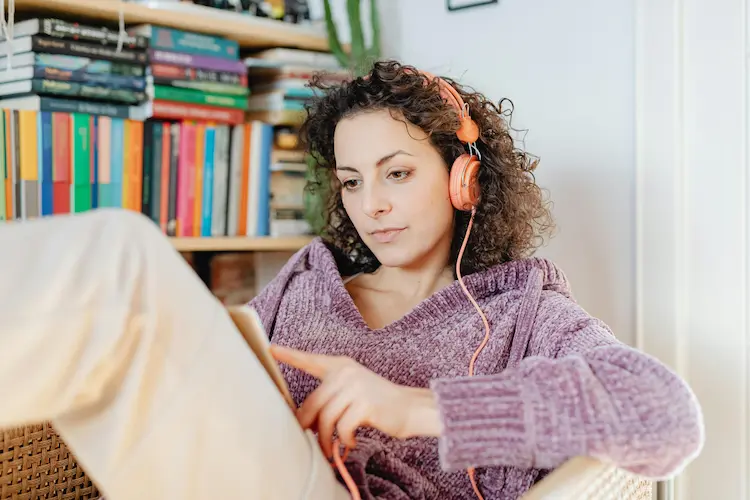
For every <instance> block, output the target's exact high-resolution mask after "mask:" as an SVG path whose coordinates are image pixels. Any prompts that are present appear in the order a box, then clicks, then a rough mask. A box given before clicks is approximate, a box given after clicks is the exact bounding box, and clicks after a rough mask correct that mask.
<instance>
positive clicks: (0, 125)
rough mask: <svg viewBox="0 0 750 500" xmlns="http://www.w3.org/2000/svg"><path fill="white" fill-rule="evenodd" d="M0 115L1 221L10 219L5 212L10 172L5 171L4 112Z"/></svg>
mask: <svg viewBox="0 0 750 500" xmlns="http://www.w3.org/2000/svg"><path fill="white" fill-rule="evenodd" d="M0 116H2V119H1V120H0V222H4V221H6V220H8V216H7V215H6V213H5V180H6V178H7V175H8V174H7V173H6V172H5V116H4V114H2V113H0Z"/></svg>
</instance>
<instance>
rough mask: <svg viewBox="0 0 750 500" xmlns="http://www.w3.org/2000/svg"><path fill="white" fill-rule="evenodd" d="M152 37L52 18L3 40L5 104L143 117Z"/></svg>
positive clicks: (21, 26)
mask: <svg viewBox="0 0 750 500" xmlns="http://www.w3.org/2000/svg"><path fill="white" fill-rule="evenodd" d="M146 46H147V40H146V39H145V38H144V37H140V36H129V35H124V34H119V33H118V32H116V31H111V30H108V29H107V28H101V27H94V26H87V25H82V24H78V23H71V22H66V21H62V20H59V19H52V18H35V19H29V20H27V21H23V22H20V23H17V24H16V25H15V27H14V38H13V39H12V40H5V39H2V42H0V54H3V57H0V68H3V70H2V71H0V100H1V101H0V106H2V107H3V108H6V109H35V110H38V111H64V112H79V113H89V114H94V115H106V116H114V117H119V118H134V119H139V118H142V112H141V110H140V108H139V107H136V105H138V104H140V103H142V102H144V101H145V100H146V94H145V87H146V81H145V71H146V66H147V63H148V54H147V53H146Z"/></svg>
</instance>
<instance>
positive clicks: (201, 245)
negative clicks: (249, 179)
mask: <svg viewBox="0 0 750 500" xmlns="http://www.w3.org/2000/svg"><path fill="white" fill-rule="evenodd" d="M169 240H170V241H171V242H172V245H174V247H175V249H176V250H177V251H179V252H225V251H234V252H243V251H244V252H251V251H257V252H276V251H279V252H287V251H297V250H299V249H300V248H302V247H303V246H305V245H307V244H308V243H310V241H312V236H292V237H284V238H270V237H260V238H251V237H245V236H237V237H219V238H209V237H205V238H179V237H178V238H169Z"/></svg>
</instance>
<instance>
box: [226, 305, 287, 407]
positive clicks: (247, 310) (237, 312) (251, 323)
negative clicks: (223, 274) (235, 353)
mask: <svg viewBox="0 0 750 500" xmlns="http://www.w3.org/2000/svg"><path fill="white" fill-rule="evenodd" d="M227 311H228V312H229V316H230V317H231V318H232V321H233V322H234V324H235V326H236V327H237V330H239V332H240V334H242V337H243V338H244V339H245V342H246V343H247V346H248V347H249V348H250V350H251V351H252V352H253V354H255V357H256V358H258V361H259V362H260V364H261V366H263V368H264V369H265V370H266V373H268V377H269V378H270V379H271V381H272V382H273V383H274V385H275V386H276V388H277V389H278V390H279V393H280V394H281V396H282V397H283V398H284V401H285V402H286V404H288V405H289V407H290V408H291V409H292V411H296V405H295V404H294V399H293V398H292V394H291V392H290V391H289V386H287V384H286V380H284V376H283V375H282V373H281V369H279V365H278V363H277V362H276V360H275V359H274V358H273V355H272V354H271V343H270V341H269V340H268V334H267V332H266V329H265V328H264V327H263V322H262V321H261V320H260V317H259V316H258V313H257V312H256V311H255V309H253V308H251V307H249V306H246V305H243V306H229V307H227Z"/></svg>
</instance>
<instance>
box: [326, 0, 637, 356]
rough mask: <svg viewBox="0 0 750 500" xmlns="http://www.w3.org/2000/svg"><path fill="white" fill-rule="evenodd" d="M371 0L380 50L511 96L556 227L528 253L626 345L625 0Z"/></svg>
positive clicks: (630, 239) (630, 5) (629, 64)
mask: <svg viewBox="0 0 750 500" xmlns="http://www.w3.org/2000/svg"><path fill="white" fill-rule="evenodd" d="M342 3H343V2H340V3H339V4H338V5H336V4H334V5H335V7H336V14H337V17H338V15H339V14H344V12H343V5H341V4H342ZM380 4H381V25H382V32H383V34H382V39H383V46H384V47H383V48H384V52H385V55H386V56H388V57H395V58H397V59H400V60H402V61H403V62H405V63H408V64H413V65H416V66H418V67H420V68H422V69H426V70H430V71H434V72H437V73H440V74H446V75H448V76H452V77H459V78H460V79H461V81H462V82H464V83H468V84H470V85H471V86H473V87H474V88H475V89H477V90H479V91H481V92H484V93H485V94H487V95H488V96H489V97H490V98H492V99H493V100H495V101H498V100H500V99H501V98H504V97H507V98H510V99H511V100H512V101H513V103H514V105H515V109H516V112H515V114H514V121H513V125H514V128H518V129H528V134H527V135H526V148H527V149H528V150H529V151H530V152H532V153H534V154H536V155H538V156H540V157H541V163H540V166H539V170H538V176H537V178H538V181H539V183H540V184H541V185H542V186H543V187H545V188H547V189H549V191H550V195H551V199H552V201H553V202H554V203H555V206H554V215H555V217H556V220H557V223H558V232H557V235H556V236H555V238H553V240H552V241H551V242H550V244H549V245H548V246H547V247H546V248H544V249H543V250H542V251H541V252H540V253H539V255H541V256H546V257H550V258H552V259H554V260H555V261H556V262H557V263H558V264H559V265H560V266H561V267H562V268H563V269H564V270H565V272H566V273H567V274H568V277H569V278H570V279H571V281H572V284H573V291H574V293H575V295H576V297H577V299H578V300H579V302H580V303H581V304H582V305H583V307H585V308H586V309H587V310H588V311H589V312H590V313H591V314H594V315H595V316H598V317H600V318H602V319H603V320H604V321H605V322H606V323H608V324H609V325H610V326H611V327H612V328H613V329H614V330H615V333H616V334H617V335H618V337H619V338H621V339H622V340H623V341H625V342H628V343H631V342H633V341H634V315H635V313H634V247H635V245H634V219H633V214H634V175H635V174H634V172H635V167H634V163H635V149H634V128H635V125H634V116H635V111H634V103H635V101H634V99H635V97H634V51H635V25H634V12H635V10H634V1H633V0H607V1H606V2H602V1H601V0H568V1H566V2H560V1H559V0H538V1H532V2H530V1H528V0H501V2H500V3H499V4H497V5H493V6H488V7H478V8H475V9H470V10H466V11H459V12H453V13H450V12H448V11H447V9H446V7H445V2H444V0H408V1H404V0H380ZM364 10H366V9H364ZM344 31H348V28H346V29H344Z"/></svg>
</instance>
